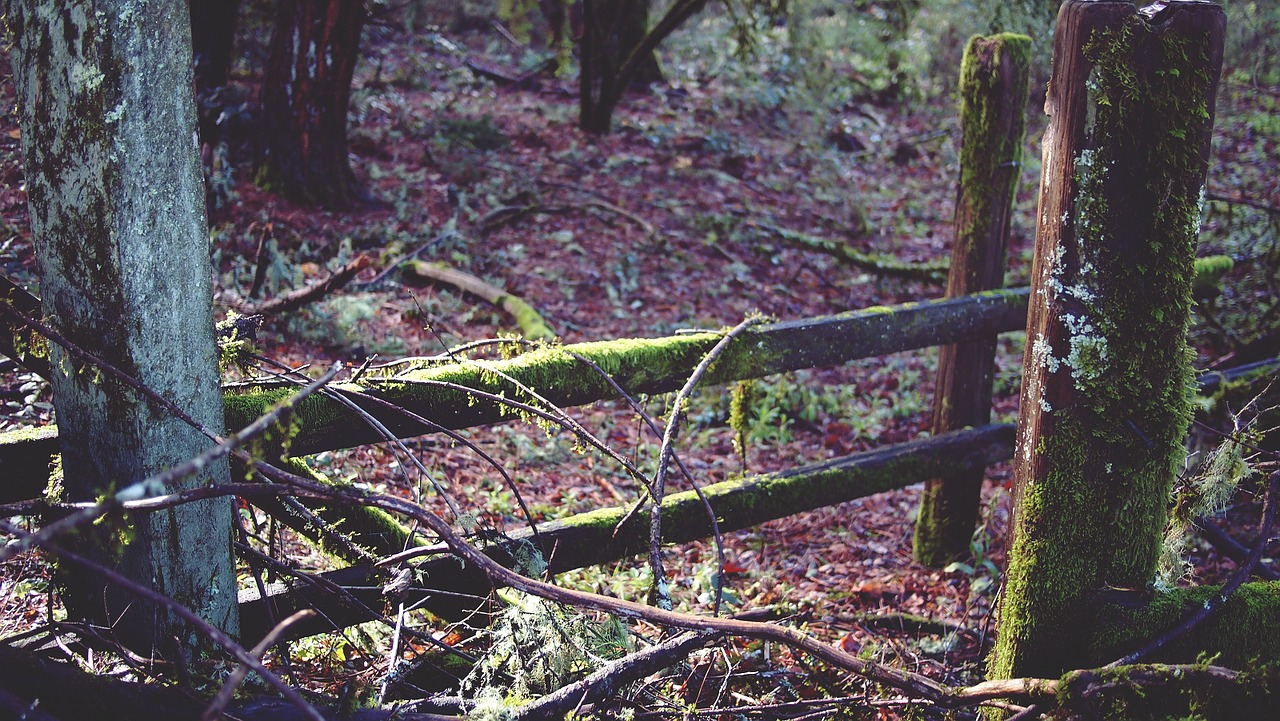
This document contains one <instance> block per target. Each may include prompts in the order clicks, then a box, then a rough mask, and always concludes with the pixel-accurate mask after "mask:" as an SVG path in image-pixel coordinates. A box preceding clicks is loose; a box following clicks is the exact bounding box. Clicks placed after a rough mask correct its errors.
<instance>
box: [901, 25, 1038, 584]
mask: <svg viewBox="0 0 1280 721" xmlns="http://www.w3.org/2000/svg"><path fill="white" fill-rule="evenodd" d="M1030 62H1031V39H1030V38H1028V37H1026V36H1025V35H1011V34H1004V35H995V36H992V37H989V38H985V37H974V38H973V39H972V40H970V41H969V45H968V47H967V48H966V49H965V54H964V60H963V61H962V63H961V66H960V99H961V100H960V119H961V125H962V128H963V139H962V141H961V149H960V183H959V190H958V192H957V197H956V210H955V223H954V225H955V238H954V239H953V240H952V243H951V273H950V277H949V278H948V281H947V297H948V298H955V297H959V296H962V295H968V294H970V293H977V292H981V291H984V290H992V289H995V288H1001V287H1004V271H1005V255H1006V253H1005V248H1006V246H1007V244H1008V237H1009V218H1010V209H1011V208H1012V206H1013V198H1014V195H1015V194H1016V193H1017V190H1018V176H1019V174H1020V173H1021V171H1022V141H1023V136H1024V135H1025V133H1026V124H1027V123H1026V116H1027V111H1026V107H1027V75H1028V66H1029V64H1030ZM995 351H996V336H995V335H991V336H988V337H986V338H977V339H974V340H969V341H965V342H963V343H955V344H951V345H946V346H943V347H942V349H941V350H940V351H939V355H938V383H937V386H936V390H935V393H934V397H933V433H935V434H937V433H945V432H947V431H951V430H957V429H960V428H964V427H965V426H980V425H983V424H985V423H989V422H990V421H991V386H992V369H993V368H994V366H995ZM985 472H986V469H982V468H979V469H976V470H971V471H968V472H965V473H962V474H957V475H954V476H948V477H946V478H935V479H932V480H930V481H929V482H927V483H926V484H925V487H924V496H923V497H922V498H921V500H920V514H919V520H918V521H917V522H916V535H915V557H916V560H917V561H919V562H920V563H923V564H924V565H926V566H941V565H944V564H946V563H947V562H948V561H953V560H956V559H958V558H961V557H964V556H966V555H967V554H968V553H969V543H970V540H971V537H972V536H973V529H974V524H975V522H976V521H977V517H978V504H979V496H980V494H981V491H982V479H983V477H984V476H985V474H986V473H985Z"/></svg>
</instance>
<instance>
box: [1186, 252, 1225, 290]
mask: <svg viewBox="0 0 1280 721" xmlns="http://www.w3.org/2000/svg"><path fill="white" fill-rule="evenodd" d="M1235 267H1236V263H1235V261H1234V260H1232V258H1231V256H1229V255H1211V256H1208V257H1206V258H1196V261H1195V270H1194V279H1193V280H1192V282H1191V287H1192V290H1193V292H1194V293H1195V295H1197V296H1209V295H1217V293H1218V286H1219V285H1220V284H1221V283H1222V279H1223V278H1224V277H1225V276H1226V275H1227V273H1230V272H1231V271H1232V270H1233V269H1234V268H1235Z"/></svg>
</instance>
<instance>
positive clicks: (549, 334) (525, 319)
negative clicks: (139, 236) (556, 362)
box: [494, 295, 556, 341]
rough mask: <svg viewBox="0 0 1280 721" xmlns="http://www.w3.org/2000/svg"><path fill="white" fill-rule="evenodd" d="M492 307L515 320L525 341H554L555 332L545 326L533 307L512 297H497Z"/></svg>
mask: <svg viewBox="0 0 1280 721" xmlns="http://www.w3.org/2000/svg"><path fill="white" fill-rule="evenodd" d="M494 305H496V306H498V307H499V308H502V309H504V310H506V311H507V312H508V313H510V314H511V317H513V318H515V321H516V325H518V326H519V327H520V334H521V335H523V336H524V337H525V338H526V339H528V340H545V341H553V340H555V339H556V332H555V331H553V330H551V326H549V325H547V322H546V321H545V320H543V318H542V315H541V314H539V313H538V311H536V310H534V308H533V306H531V305H529V304H528V303H526V302H524V301H523V300H521V299H519V298H517V297H515V296H514V295H501V296H498V299H497V301H495V302H494Z"/></svg>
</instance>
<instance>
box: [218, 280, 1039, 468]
mask: <svg viewBox="0 0 1280 721" xmlns="http://www.w3.org/2000/svg"><path fill="white" fill-rule="evenodd" d="M1026 308H1027V291H1026V290H1025V289H1016V290H1002V291H992V292H988V293H978V294H974V295H969V296H965V297H962V298H953V299H947V300H930V301H923V302H919V303H904V304H902V305H897V306H885V307H880V308H868V309H865V310H860V311H855V312H849V313H841V314H839V315H833V316H826V317H820V318H810V319H806V320H798V321H787V322H783V323H773V324H768V325H763V326H760V327H758V328H755V329H752V330H750V331H748V332H747V333H744V334H743V336H742V337H741V338H740V339H739V340H738V341H737V342H735V343H733V344H732V345H730V346H729V348H728V349H727V350H726V352H725V353H724V354H722V355H721V357H720V358H719V359H718V360H717V361H716V363H715V364H714V365H713V366H712V368H711V370H710V371H709V372H708V373H707V374H706V376H705V377H704V379H703V382H704V384H706V385H715V384H719V383H728V382H731V381H737V380H743V379H747V378H760V377H763V376H768V375H772V374H775V373H782V372H785V371H793V370H799V369H803V368H817V367H825V366H834V365H839V364H841V363H847V362H849V361H852V360H856V359H859V358H871V357H875V356H881V355H886V354H889V353H897V352H899V351H906V350H914V349H917V348H926V347H929V346H933V345H939V344H943V343H951V342H954V341H957V340H961V339H965V338H973V337H981V336H986V335H992V334H996V333H1003V332H1006V331H1012V330H1020V329H1021V328H1022V327H1023V326H1024V325H1025V323H1026ZM719 339H720V334H719V333H711V332H702V333H686V334H680V335H675V336H668V337H666V338H653V339H621V340H609V341H597V342H591V343H577V344H574V345H567V346H549V347H545V348H540V349H537V350H533V351H530V352H528V353H525V354H522V355H519V356H516V357H515V358H511V359H509V360H502V361H489V362H484V363H483V364H482V363H480V362H461V363H451V364H448V365H443V366H441V365H438V364H437V365H434V366H433V367H425V368H422V369H420V370H412V371H409V372H399V373H397V374H395V375H392V376H384V377H377V376H373V377H369V378H363V379H361V383H360V385H358V386H357V385H341V386H337V388H338V389H339V390H344V391H351V392H360V393H366V394H369V395H372V396H375V397H376V398H378V399H380V400H382V401H385V402H387V403H390V404H393V405H395V406H398V407H400V408H403V409H405V410H407V411H410V412H412V413H414V414H417V415H418V416H421V417H422V418H425V419H427V420H429V421H430V422H431V423H434V424H438V425H439V426H442V427H444V428H450V429H458V428H470V427H474V426H479V425H485V424H488V423H496V422H500V421H504V420H510V419H511V418H512V417H513V416H514V414H513V412H512V411H511V409H510V408H508V407H506V406H504V405H503V404H502V403H499V402H495V401H491V400H486V399H484V398H482V397H479V396H477V395H476V394H474V393H472V392H471V391H472V390H476V391H481V392H482V393H487V394H492V395H495V396H498V395H500V396H502V397H504V398H508V399H513V400H518V401H524V402H530V399H529V397H528V396H527V395H526V394H524V393H522V392H521V391H520V389H519V387H518V386H517V385H516V384H517V383H518V384H520V385H522V386H525V387H527V388H530V389H532V390H534V391H536V392H537V393H538V394H539V395H541V396H542V397H543V398H545V399H546V400H547V401H549V402H550V403H552V404H554V405H555V406H558V407H561V408H568V407H572V406H577V405H583V404H585V403H591V402H594V401H599V400H606V399H612V398H616V397H617V393H616V391H615V390H614V389H613V387H612V386H611V385H610V383H609V382H608V381H607V380H606V379H604V378H602V377H600V375H599V374H598V373H596V372H595V371H594V370H593V369H591V368H590V367H589V366H588V364H587V363H585V362H584V361H583V360H582V359H585V360H587V361H590V362H591V363H594V364H596V365H597V366H599V367H600V368H601V369H603V370H604V371H605V372H606V373H608V374H609V376H610V377H611V378H612V379H613V380H614V382H616V383H617V384H618V385H619V386H621V387H622V388H623V389H625V390H626V391H627V392H628V393H632V394H638V393H665V392H669V391H674V390H678V389H679V388H680V386H681V385H683V384H684V382H685V379H687V378H688V377H689V375H690V374H691V373H692V372H693V369H694V368H695V367H696V366H697V365H698V363H699V362H700V361H701V360H702V358H703V357H704V356H705V355H706V354H707V352H708V351H710V350H711V348H712V346H714V345H715V344H716V342H717V341H718V340H719ZM405 365H406V364H404V363H400V364H397V367H398V368H403V367H405ZM513 381H514V382H513ZM294 392H295V389H294V388H292V387H279V386H276V387H260V388H258V389H255V390H254V391H252V392H248V393H228V394H227V396H226V400H227V425H228V426H230V427H232V428H239V427H242V426H243V425H245V424H247V423H249V422H251V421H252V420H253V419H255V418H257V417H258V416H260V415H261V414H262V413H263V412H265V411H266V410H268V409H270V408H271V407H272V406H273V405H275V404H276V403H279V402H281V401H283V400H284V399H285V398H287V397H288V396H289V395H291V394H292V393H294ZM353 400H356V401H357V402H360V403H361V405H362V406H363V407H364V408H365V410H367V411H368V412H369V413H371V414H372V415H374V416H375V417H377V418H378V419H379V420H380V421H381V422H382V423H384V424H385V425H386V426H387V427H388V428H390V429H391V430H392V431H393V432H395V433H396V434H397V435H398V436H400V437H411V436H417V435H423V434H426V433H431V432H434V431H436V430H438V428H436V427H433V426H432V425H430V424H423V423H421V422H417V421H414V420H411V419H409V418H406V417H405V416H404V414H401V413H397V412H395V411H390V410H387V409H386V407H385V406H382V405H380V404H371V403H368V402H366V401H361V400H360V399H359V398H358V397H355V396H353ZM538 405H540V404H538ZM298 418H299V419H300V420H301V421H302V423H301V430H300V431H299V432H298V434H297V436H295V437H294V438H293V440H292V444H291V449H292V452H293V453H295V454H297V455H307V454H311V453H319V452H321V451H326V450H334V449H338V448H348V447H351V446H357V445H363V444H366V443H372V442H376V441H378V440H381V437H380V436H379V434H378V432H377V431H375V430H374V429H373V428H371V427H369V426H368V424H366V423H363V422H362V421H361V420H360V419H359V418H358V417H357V416H355V415H354V414H353V413H352V412H351V411H349V410H347V409H346V408H343V407H342V406H341V405H339V404H338V403H337V402H335V401H334V400H333V399H331V398H325V397H323V396H320V395H318V394H317V395H314V396H311V397H310V398H308V399H307V400H306V401H305V402H304V403H302V404H301V406H300V408H299V410H298Z"/></svg>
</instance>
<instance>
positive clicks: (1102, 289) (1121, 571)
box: [991, 0, 1225, 678]
mask: <svg viewBox="0 0 1280 721" xmlns="http://www.w3.org/2000/svg"><path fill="white" fill-rule="evenodd" d="M1224 25H1225V22H1224V19H1223V14H1222V10H1221V8H1219V7H1218V6H1216V5H1212V4H1209V3H1200V2H1171V3H1168V4H1160V5H1153V6H1151V7H1149V8H1144V9H1142V10H1138V9H1137V8H1135V7H1134V6H1133V5H1132V4H1131V3H1129V2H1112V1H1106V0H1099V1H1088V0H1068V1H1067V2H1066V3H1065V4H1064V5H1063V7H1062V11H1061V13H1060V14H1059V16H1058V25H1057V30H1056V47H1055V62H1054V68H1053V79H1052V83H1051V87H1050V96H1049V100H1048V102H1047V104H1046V110H1047V112H1048V113H1049V115H1050V121H1049V127H1048V129H1047V130H1046V133H1045V141H1044V170H1043V176H1042V179H1041V190H1040V208H1039V217H1038V220H1039V222H1038V227H1037V234H1036V256H1035V262H1034V266H1033V269H1032V274H1033V282H1034V283H1035V285H1034V287H1033V291H1032V301H1031V307H1030V311H1029V317H1028V324H1027V351H1026V357H1025V360H1024V363H1025V376H1024V380H1023V387H1022V405H1021V411H1020V413H1019V419H1018V421H1019V422H1018V450H1017V452H1016V454H1015V459H1014V463H1015V483H1016V488H1017V508H1016V513H1015V528H1014V533H1013V540H1012V545H1011V548H1010V552H1009V570H1008V576H1007V581H1006V585H1005V594H1004V600H1003V603H1002V605H1001V608H1000V619H999V627H998V628H999V640H998V643H997V646H996V649H995V653H994V656H993V661H992V665H991V672H992V675H993V676H994V677H1001V678H1004V677H1010V676H1040V677H1045V676H1048V677H1056V676H1057V675H1058V674H1060V673H1061V672H1062V671H1063V670H1064V669H1066V668H1071V667H1079V666H1088V665H1093V664H1097V663H1099V662H1104V661H1107V660H1110V659H1106V658H1102V657H1100V652H1099V648H1100V645H1099V643H1098V641H1099V639H1098V638H1097V631H1096V629H1095V628H1093V627H1092V626H1091V624H1090V621H1089V619H1090V615H1089V612H1090V610H1091V609H1092V608H1093V607H1094V606H1096V605H1097V604H1098V603H1100V599H1101V598H1103V597H1105V596H1106V595H1108V594H1114V593H1115V590H1116V589H1138V590H1141V589H1146V588H1148V587H1149V585H1150V584H1151V582H1152V580H1153V576H1154V571H1155V563H1156V558H1157V553H1158V550H1159V544H1160V537H1161V532H1162V530H1163V527H1164V524H1165V518H1166V507H1167V505H1168V502H1169V489H1170V484H1171V483H1172V480H1173V478H1174V475H1175V474H1176V473H1177V471H1178V470H1180V469H1181V468H1182V463H1183V460H1184V455H1185V454H1184V451H1183V440H1184V436H1185V433H1186V428H1187V422H1188V419H1189V417H1190V413H1191V408H1190V395H1189V389H1190V387H1191V367H1190V353H1189V351H1188V349H1187V345H1186V330H1187V324H1188V321H1189V314H1190V304H1191V276H1192V267H1193V259H1194V255H1195V241H1196V233H1197V230H1198V226H1199V217H1200V215H1199V204H1200V199H1201V197H1202V192H1203V186H1204V178H1205V168H1206V164H1207V158H1208V144H1209V135H1210V130H1211V129H1212V124H1213V112H1214V92H1215V89H1216V86H1217V81H1218V73H1219V69H1220V66H1221V59H1222V36H1223V28H1224Z"/></svg>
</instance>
